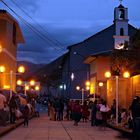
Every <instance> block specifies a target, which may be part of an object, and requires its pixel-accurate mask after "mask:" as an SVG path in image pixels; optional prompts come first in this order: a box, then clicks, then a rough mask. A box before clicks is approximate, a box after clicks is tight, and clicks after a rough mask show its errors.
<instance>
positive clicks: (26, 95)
mask: <svg viewBox="0 0 140 140" xmlns="http://www.w3.org/2000/svg"><path fill="white" fill-rule="evenodd" d="M24 95H25V96H27V93H26V84H24Z"/></svg>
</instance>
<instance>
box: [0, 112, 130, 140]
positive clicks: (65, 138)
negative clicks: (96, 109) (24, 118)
mask: <svg viewBox="0 0 140 140" xmlns="http://www.w3.org/2000/svg"><path fill="white" fill-rule="evenodd" d="M0 140H128V138H124V137H122V136H121V133H120V132H118V131H115V130H113V129H110V128H105V130H104V128H101V127H91V126H90V122H87V123H84V122H80V123H79V125H78V126H73V122H72V121H50V120H49V118H48V116H47V114H46V113H41V116H40V118H33V119H32V120H30V122H29V127H28V128H27V127H24V126H23V125H21V126H20V127H18V128H16V129H15V130H13V131H11V132H10V133H8V134H6V135H5V136H3V137H1V138H0Z"/></svg>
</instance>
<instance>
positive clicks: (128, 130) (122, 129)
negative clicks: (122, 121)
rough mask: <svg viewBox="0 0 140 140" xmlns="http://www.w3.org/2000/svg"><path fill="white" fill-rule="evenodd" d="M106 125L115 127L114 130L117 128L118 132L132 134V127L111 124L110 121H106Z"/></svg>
mask: <svg viewBox="0 0 140 140" xmlns="http://www.w3.org/2000/svg"><path fill="white" fill-rule="evenodd" d="M108 126H109V127H110V128H113V129H115V130H118V131H120V132H124V133H127V134H130V135H131V134H132V129H127V128H124V127H122V126H120V125H118V126H116V125H115V124H111V123H108Z"/></svg>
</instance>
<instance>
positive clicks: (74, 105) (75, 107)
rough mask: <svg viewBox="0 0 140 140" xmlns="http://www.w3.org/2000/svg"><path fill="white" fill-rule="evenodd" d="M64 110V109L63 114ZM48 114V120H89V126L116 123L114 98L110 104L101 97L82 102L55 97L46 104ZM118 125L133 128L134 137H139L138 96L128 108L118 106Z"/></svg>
mask: <svg viewBox="0 0 140 140" xmlns="http://www.w3.org/2000/svg"><path fill="white" fill-rule="evenodd" d="M64 110H65V111H66V113H65V115H63V112H64ZM48 115H49V116H50V120H58V121H61V120H63V119H66V120H73V121H74V124H73V125H75V126H78V123H79V122H80V120H81V121H83V122H87V121H90V122H91V126H103V127H104V128H105V127H106V126H107V124H108V123H111V124H115V123H116V100H115V99H114V100H113V102H112V105H111V106H108V105H107V102H106V101H105V100H103V99H98V100H95V101H94V102H92V101H86V100H85V101H84V103H83V104H81V102H80V101H79V100H75V101H74V100H68V101H65V102H64V101H63V100H62V99H59V98H56V99H55V100H54V101H53V102H49V104H48ZM118 125H119V126H121V127H123V128H126V129H133V133H134V135H135V137H138V138H140V134H139V133H140V98H139V97H138V96H137V97H135V98H134V99H133V101H132V104H131V105H130V107H129V108H128V109H125V108H119V112H118Z"/></svg>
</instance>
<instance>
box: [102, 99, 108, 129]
mask: <svg viewBox="0 0 140 140" xmlns="http://www.w3.org/2000/svg"><path fill="white" fill-rule="evenodd" d="M100 111H101V114H102V124H103V127H104V129H105V127H106V126H107V119H108V113H109V111H110V108H109V107H108V105H107V103H106V101H104V102H103V104H102V106H101V108H100Z"/></svg>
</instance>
